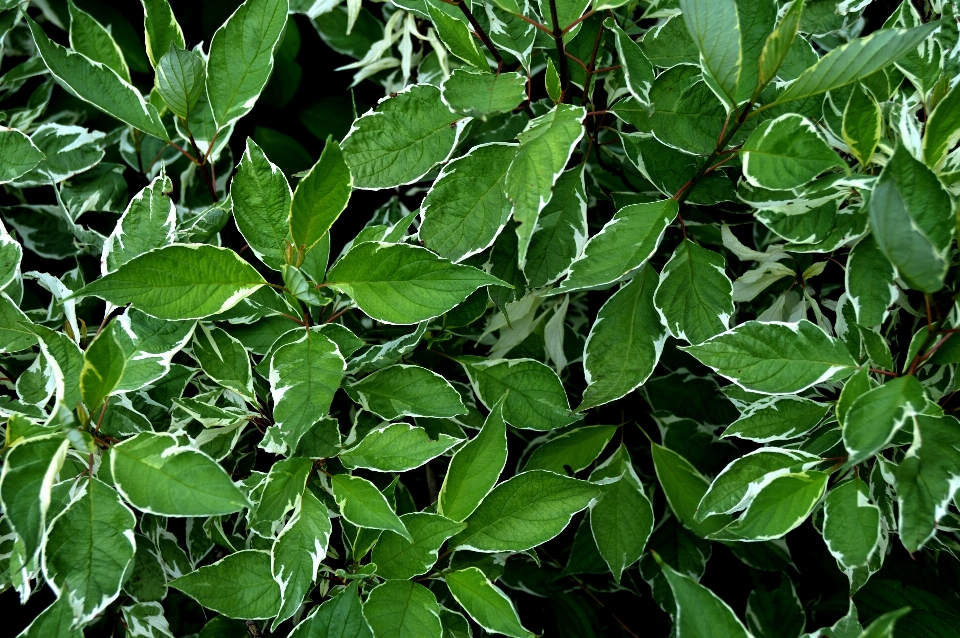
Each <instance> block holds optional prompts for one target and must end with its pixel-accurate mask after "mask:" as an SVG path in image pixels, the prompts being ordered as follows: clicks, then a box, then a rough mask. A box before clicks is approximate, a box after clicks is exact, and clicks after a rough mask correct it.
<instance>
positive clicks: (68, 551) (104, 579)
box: [43, 478, 137, 623]
mask: <svg viewBox="0 0 960 638" xmlns="http://www.w3.org/2000/svg"><path fill="white" fill-rule="evenodd" d="M136 522H137V521H136V518H134V516H133V512H131V511H130V510H129V509H127V507H126V506H125V505H124V504H123V503H122V502H121V501H120V496H119V495H118V494H117V492H116V490H114V489H112V488H110V487H109V486H107V485H106V484H104V483H102V482H100V481H98V480H97V479H95V478H91V479H89V480H87V481H84V482H83V483H81V484H80V486H79V487H78V488H77V493H76V495H75V496H74V498H73V500H72V501H71V502H70V505H68V506H67V508H66V509H65V510H63V512H61V513H60V514H59V515H58V516H57V517H56V518H54V519H53V521H51V523H50V529H49V531H48V532H47V537H46V544H45V545H44V548H43V574H44V577H45V578H46V580H47V584H48V585H49V586H50V588H51V589H52V590H53V591H54V593H55V594H57V595H58V596H60V595H61V594H62V595H63V596H64V597H65V598H67V599H68V600H69V601H70V607H71V608H72V609H73V617H74V619H75V621H76V622H79V623H83V622H86V621H89V620H90V619H92V618H93V617H95V616H96V615H97V614H99V613H101V612H102V611H103V610H104V609H106V608H107V605H109V604H110V603H111V602H113V601H114V600H115V599H116V598H117V596H119V595H120V585H121V584H122V583H123V577H124V575H125V572H126V570H127V566H128V565H129V564H130V561H131V560H133V553H134V550H135V548H136V546H135V543H134V540H133V527H134V525H136Z"/></svg>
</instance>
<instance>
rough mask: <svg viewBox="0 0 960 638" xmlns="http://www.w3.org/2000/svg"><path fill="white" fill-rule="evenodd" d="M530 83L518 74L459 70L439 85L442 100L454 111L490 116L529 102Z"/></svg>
mask: <svg viewBox="0 0 960 638" xmlns="http://www.w3.org/2000/svg"><path fill="white" fill-rule="evenodd" d="M526 84H527V79H526V78H525V77H523V76H522V75H520V74H519V73H499V74H494V73H482V72H477V71H475V70H473V69H468V68H461V69H456V70H455V71H454V72H453V73H451V74H450V75H448V76H447V77H446V78H445V79H444V80H443V82H441V83H440V99H442V100H443V103H444V104H446V105H447V106H448V107H450V110H451V111H455V112H458V113H465V114H467V115H489V114H492V113H506V112H507V111H512V110H513V109H514V108H516V107H517V105H518V104H520V103H521V102H523V101H524V100H526V99H527V91H526Z"/></svg>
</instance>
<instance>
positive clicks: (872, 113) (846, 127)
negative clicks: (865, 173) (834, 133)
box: [842, 82, 883, 166]
mask: <svg viewBox="0 0 960 638" xmlns="http://www.w3.org/2000/svg"><path fill="white" fill-rule="evenodd" d="M851 88H852V90H851V91H850V99H849V100H848V101H847V106H846V108H844V110H843V128H842V134H843V141H844V142H846V143H847V146H849V147H850V151H851V152H852V153H853V155H854V157H856V158H857V161H858V162H860V165H861V166H866V165H867V164H869V163H870V158H871V157H872V156H873V152H874V150H876V148H877V143H879V141H880V135H881V133H882V132H883V126H882V124H883V120H882V117H881V113H880V106H879V105H878V104H877V101H876V100H875V99H873V96H872V95H870V94H869V93H867V92H866V91H865V90H864V88H863V87H862V86H861V85H860V84H859V83H858V82H854V84H853V86H852V87H851Z"/></svg>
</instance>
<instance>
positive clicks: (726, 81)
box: [680, 0, 743, 105]
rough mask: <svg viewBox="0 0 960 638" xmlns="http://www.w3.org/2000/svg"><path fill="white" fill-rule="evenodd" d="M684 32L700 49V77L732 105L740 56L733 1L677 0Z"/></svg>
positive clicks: (735, 6)
mask: <svg viewBox="0 0 960 638" xmlns="http://www.w3.org/2000/svg"><path fill="white" fill-rule="evenodd" d="M680 10H681V11H682V12H683V20H684V22H686V24H687V30H688V31H690V35H691V36H692V37H693V40H694V41H695V42H696V43H697V46H698V47H699V49H700V66H701V67H703V72H704V78H705V79H706V81H707V83H708V84H709V85H711V88H712V89H714V91H716V92H717V95H718V96H719V97H720V98H721V99H722V100H723V101H724V102H726V103H727V104H730V105H734V104H736V101H737V100H736V98H737V83H738V82H739V80H740V66H741V63H742V61H743V54H742V52H741V51H740V21H739V20H738V18H737V3H736V2H735V1H734V0H680Z"/></svg>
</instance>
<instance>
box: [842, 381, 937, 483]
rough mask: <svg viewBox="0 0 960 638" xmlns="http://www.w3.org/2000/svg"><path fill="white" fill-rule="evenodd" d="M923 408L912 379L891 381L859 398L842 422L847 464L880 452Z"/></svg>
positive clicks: (920, 389)
mask: <svg viewBox="0 0 960 638" xmlns="http://www.w3.org/2000/svg"><path fill="white" fill-rule="evenodd" d="M925 405H926V397H925V396H924V392H923V386H922V385H920V382H919V381H917V378H916V377H912V376H910V377H900V378H898V379H891V380H890V381H888V382H887V383H885V384H884V385H882V386H880V387H879V388H874V389H872V390H870V391H869V392H866V393H865V394H862V395H860V396H859V397H858V398H857V399H856V401H854V402H853V404H852V405H850V407H849V409H848V410H847V412H846V414H845V415H844V418H843V445H844V447H845V448H846V449H847V452H848V453H849V456H848V458H847V463H848V464H849V465H855V464H857V463H861V462H863V461H866V460H867V459H869V458H871V457H872V456H873V455H875V454H876V453H877V452H879V451H880V450H882V449H883V448H884V447H886V445H887V444H888V443H890V441H891V440H892V439H893V437H894V435H895V434H896V433H897V432H899V431H900V429H901V428H903V427H904V426H905V425H907V426H908V427H909V425H908V424H909V422H910V421H909V420H910V417H912V416H914V415H916V414H919V413H920V411H921V410H923V408H924V406H925Z"/></svg>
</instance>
